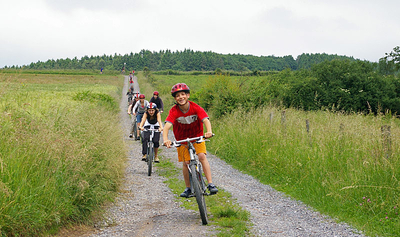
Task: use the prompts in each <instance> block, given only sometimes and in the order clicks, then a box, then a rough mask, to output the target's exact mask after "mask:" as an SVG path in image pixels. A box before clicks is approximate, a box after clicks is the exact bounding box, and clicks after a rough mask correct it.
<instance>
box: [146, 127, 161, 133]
mask: <svg viewBox="0 0 400 237" xmlns="http://www.w3.org/2000/svg"><path fill="white" fill-rule="evenodd" d="M151 131H154V132H160V131H159V130H158V128H144V129H143V132H151Z"/></svg>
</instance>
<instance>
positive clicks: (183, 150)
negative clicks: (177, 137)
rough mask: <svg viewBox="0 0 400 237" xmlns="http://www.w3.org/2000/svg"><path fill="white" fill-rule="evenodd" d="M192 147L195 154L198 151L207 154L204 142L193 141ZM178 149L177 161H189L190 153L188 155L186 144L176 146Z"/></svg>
mask: <svg viewBox="0 0 400 237" xmlns="http://www.w3.org/2000/svg"><path fill="white" fill-rule="evenodd" d="M193 146H194V149H196V155H197V154H200V153H204V154H207V150H206V143H205V142H202V143H193ZM176 149H177V151H178V159H179V162H183V161H184V160H185V161H189V160H190V155H189V150H188V148H187V145H182V146H180V147H177V148H176Z"/></svg>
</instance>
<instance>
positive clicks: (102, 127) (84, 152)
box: [0, 73, 126, 236]
mask: <svg viewBox="0 0 400 237" xmlns="http://www.w3.org/2000/svg"><path fill="white" fill-rule="evenodd" d="M122 85H123V77H121V76H119V77H118V76H111V75H108V76H106V75H62V74H53V75H49V74H21V73H16V74H12V73H0V133H1V135H0V171H1V172H0V193H1V195H0V233H1V234H0V235H2V236H37V235H44V234H45V233H47V234H51V233H56V232H57V231H58V229H59V227H61V226H64V225H66V224H68V223H77V222H78V223H79V222H82V221H87V220H89V219H90V218H88V217H89V216H90V215H92V213H93V212H97V211H99V210H100V208H101V205H102V204H104V202H107V201H109V200H112V198H113V197H114V196H115V192H116V191H117V187H118V183H119V181H120V177H121V175H122V174H123V164H124V160H125V158H126V157H125V154H126V151H125V148H124V144H123V141H122V137H121V133H122V132H121V131H120V129H121V128H120V126H119V117H118V115H119V103H118V102H119V99H120V95H121V88H122Z"/></svg>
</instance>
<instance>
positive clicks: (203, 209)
mask: <svg viewBox="0 0 400 237" xmlns="http://www.w3.org/2000/svg"><path fill="white" fill-rule="evenodd" d="M190 170H191V176H192V182H193V183H192V184H193V190H194V193H195V195H196V201H197V205H198V206H199V211H200V217H201V221H202V223H203V225H207V224H208V217H207V206H206V200H205V198H204V192H203V188H202V185H201V178H202V177H201V173H199V172H198V171H197V169H196V165H195V164H191V165H190Z"/></svg>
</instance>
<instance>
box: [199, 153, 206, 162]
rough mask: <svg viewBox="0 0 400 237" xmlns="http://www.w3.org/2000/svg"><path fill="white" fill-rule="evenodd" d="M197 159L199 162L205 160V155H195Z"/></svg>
mask: <svg viewBox="0 0 400 237" xmlns="http://www.w3.org/2000/svg"><path fill="white" fill-rule="evenodd" d="M197 157H198V158H199V160H200V161H203V160H207V157H206V154H205V153H199V154H197Z"/></svg>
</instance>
